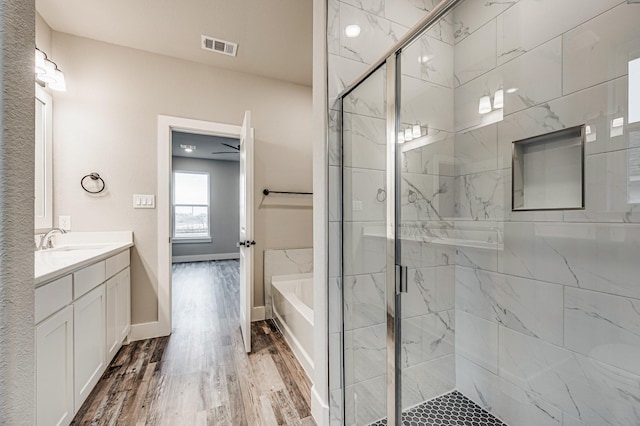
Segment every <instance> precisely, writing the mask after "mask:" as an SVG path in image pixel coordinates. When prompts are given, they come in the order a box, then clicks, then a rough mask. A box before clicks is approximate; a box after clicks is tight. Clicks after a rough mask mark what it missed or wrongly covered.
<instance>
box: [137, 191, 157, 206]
mask: <svg viewBox="0 0 640 426" xmlns="http://www.w3.org/2000/svg"><path fill="white" fill-rule="evenodd" d="M133 208H134V209H155V208H156V196H155V195H145V194H133Z"/></svg>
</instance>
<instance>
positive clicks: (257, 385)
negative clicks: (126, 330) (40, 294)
mask: <svg viewBox="0 0 640 426" xmlns="http://www.w3.org/2000/svg"><path fill="white" fill-rule="evenodd" d="M173 280H174V284H173V303H174V307H173V321H174V323H173V328H174V329H173V334H172V335H171V336H169V337H164V338H158V339H149V340H143V341H139V342H134V343H132V344H130V345H127V346H124V347H123V348H122V349H121V350H120V352H118V354H117V355H116V357H115V358H114V360H113V362H112V363H111V365H110V366H109V367H108V368H107V371H106V372H105V373H104V375H103V376H102V378H101V379H100V381H99V382H98V384H97V385H96V387H95V389H94V390H93V392H92V393H91V395H89V398H88V399H87V401H85V403H84V404H83V406H82V408H81V409H80V411H79V412H78V414H77V415H76V417H75V419H74V421H73V424H77V425H80V424H82V425H84V424H92V425H104V424H117V425H136V426H137V425H154V426H155V425H207V424H215V425H218V424H219V425H278V424H291V425H294V424H295V425H314V424H315V423H314V421H313V419H312V418H311V409H310V395H311V390H310V386H311V384H310V383H309V381H308V379H307V378H306V376H305V374H304V371H303V370H302V367H300V365H299V364H298V362H297V361H296V359H295V357H294V356H293V354H292V353H291V351H290V350H289V348H288V346H287V345H286V343H285V342H284V340H283V338H282V336H281V335H280V334H279V333H278V332H277V331H276V330H275V328H274V326H273V325H272V324H270V323H267V322H265V321H260V322H256V323H253V324H252V328H251V332H252V340H253V343H252V344H253V352H252V353H251V354H249V355H247V354H245V353H244V349H243V346H242V336H241V334H240V327H239V322H238V308H239V303H238V290H239V289H238V262H237V261H220V262H199V263H188V264H178V265H174V270H173Z"/></svg>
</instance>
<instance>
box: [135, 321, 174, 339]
mask: <svg viewBox="0 0 640 426" xmlns="http://www.w3.org/2000/svg"><path fill="white" fill-rule="evenodd" d="M168 335H169V334H167V333H165V332H163V331H162V330H161V327H160V322H159V321H152V322H144V323H141V324H131V331H130V332H129V341H130V342H135V341H136V340H145V339H153V338H155V337H163V336H168Z"/></svg>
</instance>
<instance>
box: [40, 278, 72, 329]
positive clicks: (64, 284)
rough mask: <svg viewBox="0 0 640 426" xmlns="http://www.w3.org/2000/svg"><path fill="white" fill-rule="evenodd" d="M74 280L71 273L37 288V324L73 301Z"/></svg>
mask: <svg viewBox="0 0 640 426" xmlns="http://www.w3.org/2000/svg"><path fill="white" fill-rule="evenodd" d="M72 282H73V279H72V278H71V275H67V276H66V277H62V278H60V279H57V280H55V281H53V282H50V283H49V284H45V285H43V286H42V287H38V288H37V289H36V309H35V322H36V324H37V323H39V322H40V321H42V320H43V319H45V318H47V317H48V316H49V315H51V314H53V313H54V312H57V311H59V310H60V309H62V308H64V307H65V306H66V305H68V304H69V303H71V300H72V299H73V295H72V293H71V291H72Z"/></svg>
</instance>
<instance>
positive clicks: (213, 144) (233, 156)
mask: <svg viewBox="0 0 640 426" xmlns="http://www.w3.org/2000/svg"><path fill="white" fill-rule="evenodd" d="M225 143H226V144H228V145H231V146H239V145H240V140H238V139H234V138H225V137H223V136H212V135H197V134H194V133H183V132H176V131H174V132H172V133H171V155H173V156H174V157H186V158H204V159H206V160H223V161H240V153H239V151H238V150H236V149H233V148H231V147H228V146H226V145H223V144H225ZM181 144H182V145H191V146H195V147H196V149H195V150H193V152H186V151H185V150H184V148H181V147H180V145H181ZM214 152H215V153H216V154H213V153H214ZM221 153H223V154H221Z"/></svg>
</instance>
